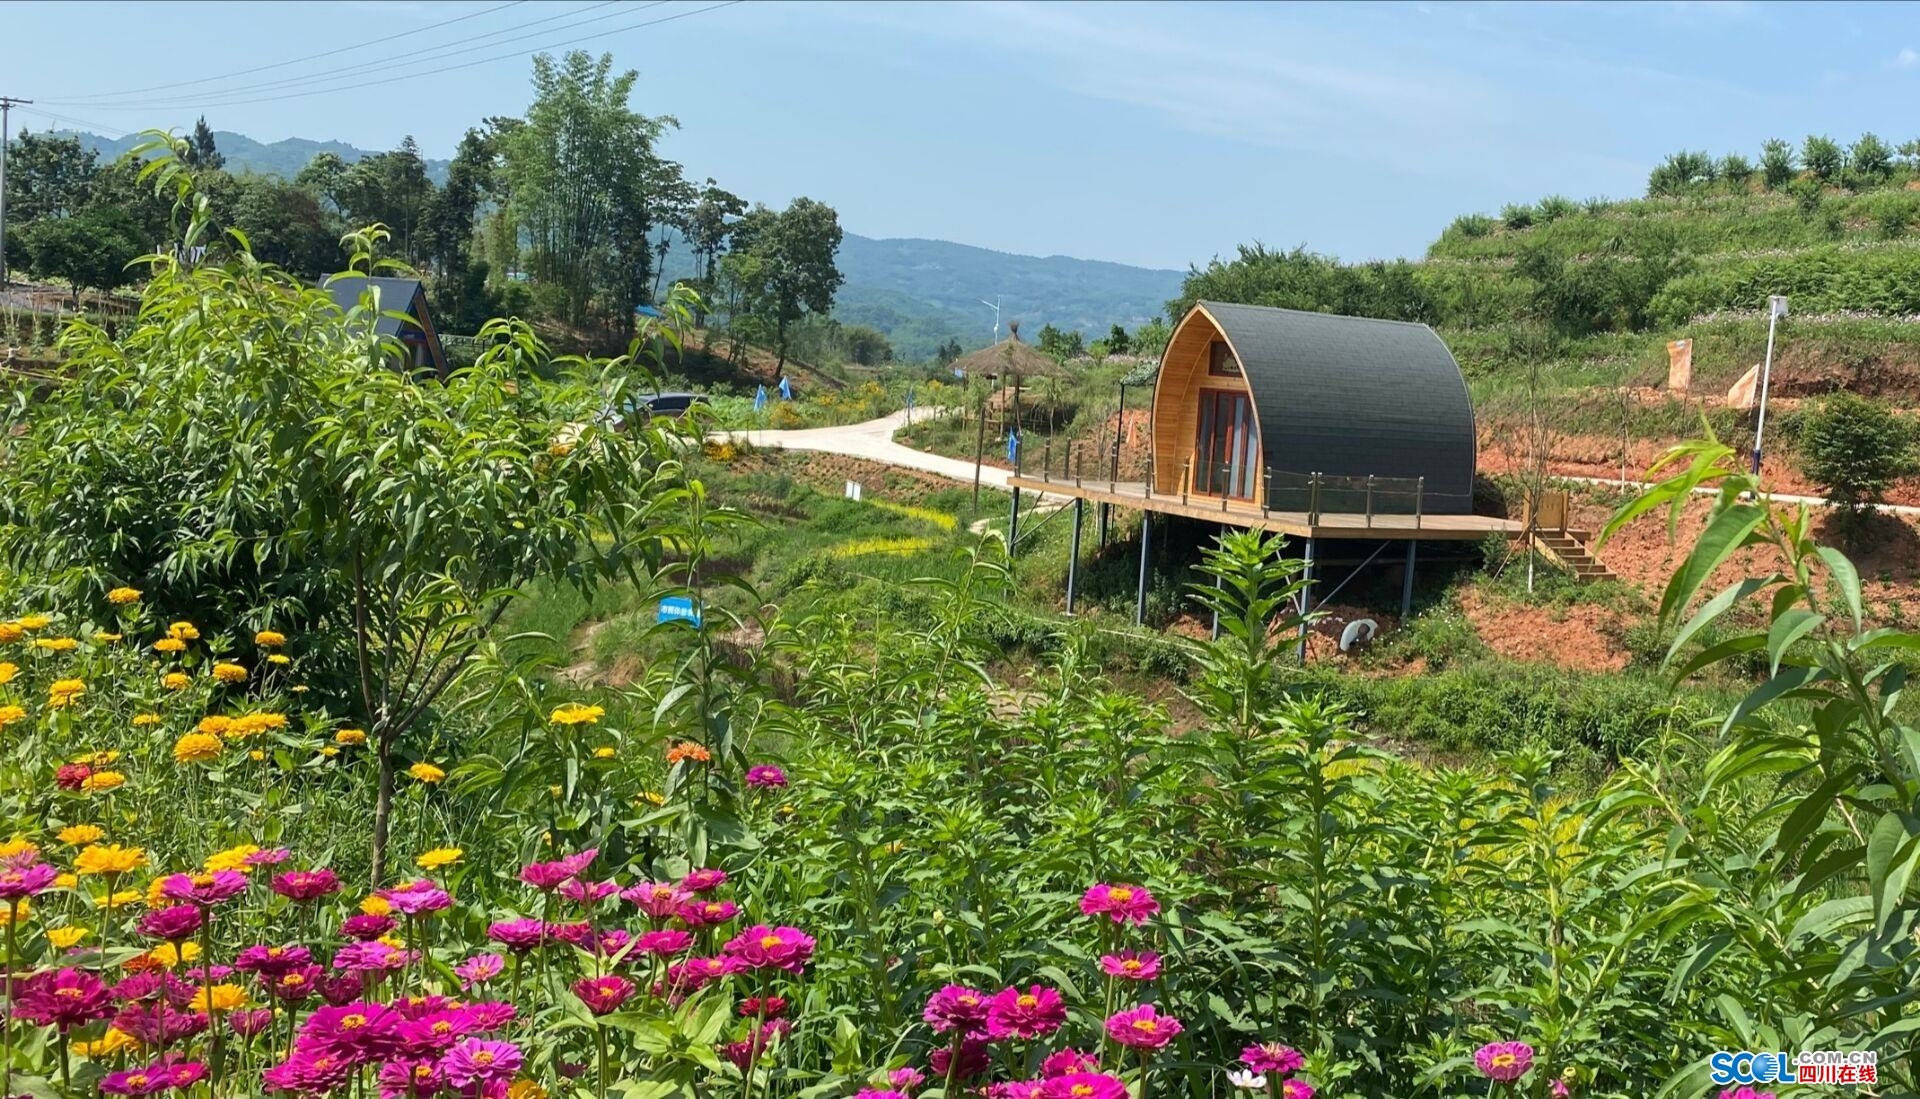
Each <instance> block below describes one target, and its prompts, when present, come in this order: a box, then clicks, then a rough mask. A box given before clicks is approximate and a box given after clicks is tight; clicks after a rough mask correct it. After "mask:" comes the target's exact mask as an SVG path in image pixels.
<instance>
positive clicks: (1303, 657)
mask: <svg viewBox="0 0 1920 1099" xmlns="http://www.w3.org/2000/svg"><path fill="white" fill-rule="evenodd" d="M1316 541H1318V539H1314V538H1309V539H1307V568H1306V571H1305V572H1303V573H1301V578H1302V579H1304V580H1305V581H1306V584H1305V585H1303V586H1302V587H1301V589H1300V664H1301V666H1302V667H1305V666H1306V663H1307V612H1308V611H1311V610H1312V609H1313V550H1314V543H1315V542H1316Z"/></svg>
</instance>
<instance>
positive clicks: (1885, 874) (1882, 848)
mask: <svg viewBox="0 0 1920 1099" xmlns="http://www.w3.org/2000/svg"><path fill="white" fill-rule="evenodd" d="M1916 858H1920V840H1916V838H1915V837H1914V835H1913V833H1912V830H1911V828H1910V827H1909V825H1908V822H1907V820H1906V818H1904V817H1903V816H1902V815H1901V814H1899V813H1897V812H1892V813H1882V814H1881V815H1880V819H1879V820H1877V821H1874V822H1873V831H1872V832H1870V833H1868V834H1867V884H1868V886H1869V888H1870V889H1871V890H1872V896H1873V923H1874V930H1875V931H1876V932H1878V933H1879V934H1883V935H1884V934H1886V931H1887V926H1888V925H1889V924H1890V923H1892V922H1893V918H1894V916H1895V915H1896V914H1897V913H1898V912H1899V911H1900V908H1901V905H1902V903H1903V902H1904V901H1905V900H1906V896H1907V883H1908V882H1909V881H1910V880H1911V879H1912V877H1913V868H1914V862H1915V859H1916Z"/></svg>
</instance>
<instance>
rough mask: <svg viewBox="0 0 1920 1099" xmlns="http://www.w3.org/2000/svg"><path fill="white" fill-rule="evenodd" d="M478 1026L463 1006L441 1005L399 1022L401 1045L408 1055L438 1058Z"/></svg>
mask: <svg viewBox="0 0 1920 1099" xmlns="http://www.w3.org/2000/svg"><path fill="white" fill-rule="evenodd" d="M402 1014H404V1012H403V1013H402ZM478 1029H479V1028H478V1027H476V1026H474V1024H473V1019H472V1017H471V1015H469V1013H468V1012H467V1011H466V1009H464V1008H448V1007H444V1006H443V1007H441V1008H440V1009H439V1010H437V1011H433V1012H429V1013H427V1014H424V1015H422V1016H420V1017H419V1018H413V1019H406V1020H404V1021H402V1022H401V1024H400V1045H401V1049H402V1051H403V1052H405V1053H407V1054H409V1055H411V1056H415V1057H427V1056H435V1057H437V1056H439V1055H440V1054H442V1053H445V1052H446V1051H447V1050H449V1049H451V1048H453V1043H455V1042H457V1041H459V1040H460V1039H462V1038H465V1037H466V1036H467V1035H469V1034H472V1033H473V1032H474V1031H475V1030H478Z"/></svg>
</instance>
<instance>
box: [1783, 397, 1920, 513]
mask: <svg viewBox="0 0 1920 1099" xmlns="http://www.w3.org/2000/svg"><path fill="white" fill-rule="evenodd" d="M1914 438H1915V436H1914V426H1913V424H1911V423H1909V422H1908V421H1907V420H1905V419H1903V418H1901V417H1900V416H1899V415H1897V414H1895V413H1894V411H1893V410H1892V409H1891V408H1888V407H1887V406H1886V405H1885V404H1883V403H1881V402H1879V401H1874V400H1869V399H1868V398H1865V397H1861V396H1858V395H1856V394H1853V393H1848V392H1845V391H1842V392H1839V393H1835V394H1834V395H1832V396H1830V397H1827V398H1825V399H1824V400H1822V401H1821V402H1820V405H1819V407H1818V408H1817V409H1816V410H1815V411H1814V412H1813V414H1812V415H1809V416H1807V417H1806V418H1805V420H1804V421H1803V423H1802V425H1801V428H1800V439H1799V446H1800V456H1801V466H1802V468H1803V469H1805V471H1806V473H1807V476H1809V477H1811V478H1813V479H1814V481H1815V482H1816V483H1818V484H1820V485H1821V486H1822V487H1824V488H1825V489H1826V492H1827V495H1828V496H1829V497H1831V498H1832V499H1834V500H1836V501H1838V502H1840V503H1842V504H1844V505H1846V506H1847V507H1849V508H1860V507H1863V506H1869V505H1871V504H1873V503H1875V502H1877V501H1878V500H1880V499H1881V497H1882V495H1883V494H1884V493H1885V492H1886V490H1887V489H1888V488H1889V487H1891V486H1892V485H1893V483H1894V482H1895V481H1897V480H1899V479H1900V478H1902V477H1905V476H1908V475H1910V474H1912V473H1914V472H1915V471H1916V470H1920V462H1916V459H1915V454H1914Z"/></svg>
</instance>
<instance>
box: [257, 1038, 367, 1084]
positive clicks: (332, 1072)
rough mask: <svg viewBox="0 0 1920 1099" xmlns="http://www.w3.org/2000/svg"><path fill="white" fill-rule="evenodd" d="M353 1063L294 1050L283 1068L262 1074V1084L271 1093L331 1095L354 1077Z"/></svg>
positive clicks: (330, 1054) (272, 1069) (280, 1066)
mask: <svg viewBox="0 0 1920 1099" xmlns="http://www.w3.org/2000/svg"><path fill="white" fill-rule="evenodd" d="M353 1069H354V1065H353V1062H351V1061H348V1060H347V1059H346V1058H344V1057H341V1056H339V1055H337V1054H334V1053H331V1052H324V1051H316V1050H301V1049H295V1050H294V1052H293V1054H292V1055H291V1056H289V1057H288V1058H287V1059H286V1060H285V1061H283V1062H281V1063H280V1064H277V1065H274V1066H273V1067H272V1068H269V1069H267V1070H266V1071H265V1072H262V1073H261V1074H260V1083H261V1084H262V1085H263V1086H264V1087H265V1088H266V1089H267V1090H268V1091H289V1092H293V1093H295V1094H298V1095H331V1094H333V1093H334V1092H335V1091H337V1090H338V1089H339V1088H340V1087H341V1086H343V1085H344V1084H346V1082H347V1080H348V1078H349V1077H351V1076H352V1075H353Z"/></svg>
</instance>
